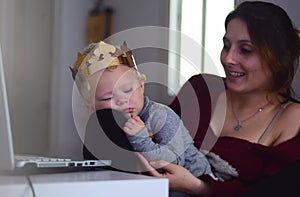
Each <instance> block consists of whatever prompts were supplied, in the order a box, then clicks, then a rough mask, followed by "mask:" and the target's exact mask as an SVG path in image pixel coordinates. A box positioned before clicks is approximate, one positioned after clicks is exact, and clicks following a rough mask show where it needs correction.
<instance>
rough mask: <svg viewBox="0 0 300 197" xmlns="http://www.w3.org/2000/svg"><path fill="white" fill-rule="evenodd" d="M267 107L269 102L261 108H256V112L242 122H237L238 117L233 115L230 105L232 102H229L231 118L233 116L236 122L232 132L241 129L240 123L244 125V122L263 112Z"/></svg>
mask: <svg viewBox="0 0 300 197" xmlns="http://www.w3.org/2000/svg"><path fill="white" fill-rule="evenodd" d="M230 101H231V100H230ZM268 105H269V102H268V103H267V104H265V105H263V106H262V107H260V108H258V110H257V111H255V112H254V113H253V114H251V115H250V116H248V117H247V118H245V119H244V120H239V119H238V117H237V115H236V113H235V111H234V109H233V105H232V101H231V111H232V113H233V116H234V118H235V120H236V122H237V124H236V126H235V127H234V130H235V131H240V130H241V128H242V123H244V122H246V121H247V120H249V119H251V118H253V117H254V116H255V115H256V114H258V113H260V112H262V111H264V109H265V108H266V107H267V106H268Z"/></svg>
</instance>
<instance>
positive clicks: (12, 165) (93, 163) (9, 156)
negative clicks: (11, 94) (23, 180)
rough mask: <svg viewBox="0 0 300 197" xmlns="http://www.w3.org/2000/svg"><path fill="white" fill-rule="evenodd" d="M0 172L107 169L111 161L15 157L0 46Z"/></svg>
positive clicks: (32, 156)
mask: <svg viewBox="0 0 300 197" xmlns="http://www.w3.org/2000/svg"><path fill="white" fill-rule="evenodd" d="M0 158H1V159H0V172H1V173H2V172H14V171H15V172H27V171H28V172H29V171H32V169H33V170H34V172H39V171H41V172H45V171H47V169H51V171H53V170H54V171H57V172H60V171H61V170H62V171H63V170H68V169H71V170H72V171H73V170H76V169H80V170H83V169H91V168H92V169H96V168H98V167H109V166H110V165H111V160H71V159H66V158H55V157H48V156H40V155H15V154H14V150H13V139H12V128H11V121H10V114H9V105H8V98H7V91H6V84H5V75H4V66H3V56H2V51H1V44H0Z"/></svg>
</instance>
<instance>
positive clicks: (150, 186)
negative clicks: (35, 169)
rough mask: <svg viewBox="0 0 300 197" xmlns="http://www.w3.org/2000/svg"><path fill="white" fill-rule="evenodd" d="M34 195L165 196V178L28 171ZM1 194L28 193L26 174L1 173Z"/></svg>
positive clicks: (28, 196) (24, 196)
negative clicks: (34, 172) (33, 172)
mask: <svg viewBox="0 0 300 197" xmlns="http://www.w3.org/2000/svg"><path fill="white" fill-rule="evenodd" d="M29 177H30V180H31V182H32V184H33V188H34V191H35V194H36V196H37V197H48V196H49V197H53V196H55V197H59V196H62V197H66V196H70V197H77V196H78V197H82V196H88V197H93V196H97V197H102V196H104V197H106V196H109V197H110V196H112V197H115V196H116V197H129V196H130V197H141V196H143V197H167V196H168V195H169V191H168V180H167V179H161V178H154V177H150V176H143V175H136V174H129V173H123V172H116V171H110V170H105V171H90V172H68V173H57V174H40V175H37V174H36V175H30V176H29ZM0 196H5V197H21V196H22V197H31V196H33V194H32V191H31V189H30V187H29V183H28V180H27V179H26V177H25V176H8V175H1V176H0Z"/></svg>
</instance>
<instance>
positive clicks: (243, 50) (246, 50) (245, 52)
mask: <svg viewBox="0 0 300 197" xmlns="http://www.w3.org/2000/svg"><path fill="white" fill-rule="evenodd" d="M241 52H242V53H243V54H249V53H251V52H252V50H251V49H246V48H242V49H241Z"/></svg>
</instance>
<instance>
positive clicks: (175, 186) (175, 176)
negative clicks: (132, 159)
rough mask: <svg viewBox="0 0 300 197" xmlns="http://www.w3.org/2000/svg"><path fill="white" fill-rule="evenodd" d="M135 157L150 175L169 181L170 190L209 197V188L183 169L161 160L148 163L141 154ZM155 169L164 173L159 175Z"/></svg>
mask: <svg viewBox="0 0 300 197" xmlns="http://www.w3.org/2000/svg"><path fill="white" fill-rule="evenodd" d="M137 156H138V158H139V159H140V161H141V163H142V164H143V165H144V167H145V169H146V171H148V172H149V173H150V175H152V176H155V177H159V178H167V179H168V180H169V188H170V190H172V191H178V192H184V193H187V194H189V195H195V196H209V193H210V188H209V186H208V185H207V184H206V183H205V182H204V181H202V180H200V179H198V178H196V177H195V176H194V175H192V174H191V173H190V172H189V171H188V170H187V169H185V168H184V167H181V166H179V165H176V164H172V163H168V162H166V161H162V160H160V161H152V162H150V163H149V162H148V161H147V160H146V159H145V158H144V157H143V156H142V155H141V154H139V153H137ZM155 169H162V170H163V171H164V173H159V172H158V171H156V170H155Z"/></svg>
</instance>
